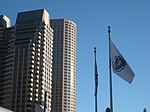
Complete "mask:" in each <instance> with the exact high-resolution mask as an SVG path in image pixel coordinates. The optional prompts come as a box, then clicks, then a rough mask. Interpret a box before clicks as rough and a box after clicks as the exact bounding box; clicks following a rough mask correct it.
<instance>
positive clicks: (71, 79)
mask: <svg viewBox="0 0 150 112" xmlns="http://www.w3.org/2000/svg"><path fill="white" fill-rule="evenodd" d="M51 27H52V29H53V30H54V44H53V47H54V49H53V81H52V88H53V89H52V112H76V30H77V29H76V27H77V26H76V24H75V23H74V22H72V21H69V20H64V19H52V20H51Z"/></svg>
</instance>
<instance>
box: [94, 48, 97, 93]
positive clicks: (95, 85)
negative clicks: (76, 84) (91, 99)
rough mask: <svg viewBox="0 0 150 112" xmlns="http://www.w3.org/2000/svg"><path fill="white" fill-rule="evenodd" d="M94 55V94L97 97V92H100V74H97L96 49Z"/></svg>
mask: <svg viewBox="0 0 150 112" xmlns="http://www.w3.org/2000/svg"><path fill="white" fill-rule="evenodd" d="M94 53H95V93H94V96H96V95H97V91H98V72H97V62H96V48H94Z"/></svg>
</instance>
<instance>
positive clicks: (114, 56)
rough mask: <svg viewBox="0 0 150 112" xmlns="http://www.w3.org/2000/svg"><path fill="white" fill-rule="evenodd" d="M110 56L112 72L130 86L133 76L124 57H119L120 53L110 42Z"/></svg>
mask: <svg viewBox="0 0 150 112" xmlns="http://www.w3.org/2000/svg"><path fill="white" fill-rule="evenodd" d="M110 55H111V62H112V67H113V72H114V73H115V74H117V75H118V76H119V77H121V78H123V79H124V80H125V81H127V82H128V83H130V84H131V83H132V81H133V78H134V76H135V75H134V73H133V71H132V69H131V68H130V66H129V65H128V63H127V62H126V60H125V59H124V57H123V56H122V55H121V53H120V52H119V51H118V49H117V48H116V46H115V45H114V44H113V42H112V41H111V40H110Z"/></svg>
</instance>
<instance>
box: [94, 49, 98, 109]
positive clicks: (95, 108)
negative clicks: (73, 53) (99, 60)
mask: <svg viewBox="0 0 150 112" xmlns="http://www.w3.org/2000/svg"><path fill="white" fill-rule="evenodd" d="M94 58H95V67H96V66H97V65H96V47H95V48H94ZM95 69H96V68H95ZM95 72H96V70H95ZM95 75H97V74H96V73H95ZM95 78H96V76H95ZM96 80H97V79H95V94H94V96H95V112H97V82H96Z"/></svg>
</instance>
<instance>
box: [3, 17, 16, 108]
mask: <svg viewBox="0 0 150 112" xmlns="http://www.w3.org/2000/svg"><path fill="white" fill-rule="evenodd" d="M14 38H15V28H14V27H10V20H9V18H8V17H6V16H5V15H1V16H0V106H4V107H5V108H8V109H11V104H12V102H11V99H12V88H13V86H12V85H13V62H14V61H13V59H14V45H15V43H14Z"/></svg>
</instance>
